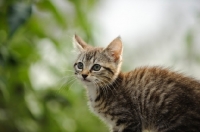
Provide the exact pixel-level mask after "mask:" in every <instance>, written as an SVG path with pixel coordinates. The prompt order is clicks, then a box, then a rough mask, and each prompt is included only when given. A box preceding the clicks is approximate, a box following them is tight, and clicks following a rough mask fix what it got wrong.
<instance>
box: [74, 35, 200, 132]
mask: <svg viewBox="0 0 200 132" xmlns="http://www.w3.org/2000/svg"><path fill="white" fill-rule="evenodd" d="M74 41H75V43H76V44H75V45H76V46H77V45H78V46H79V47H78V49H79V51H80V52H79V56H78V59H77V61H76V63H75V65H74V68H75V74H76V75H77V77H78V78H79V79H80V80H81V81H82V82H83V84H85V85H86V86H87V88H86V89H87V91H88V97H89V102H90V106H91V109H92V110H93V111H94V113H95V114H97V115H98V116H100V117H101V118H102V119H103V120H104V121H105V122H106V123H108V124H109V125H110V126H111V129H112V131H113V132H148V131H151V132H200V83H199V82H198V81H196V80H195V79H193V78H190V77H186V76H184V75H182V74H180V73H177V72H172V71H170V70H169V69H167V68H161V67H141V68H136V69H135V70H133V71H130V72H127V73H123V72H121V71H120V66H121V59H120V57H121V54H122V47H120V45H121V44H120V43H121V40H120V39H119V38H116V39H115V40H114V41H113V42H111V44H110V45H109V46H108V47H107V48H105V49H104V48H94V47H91V46H87V44H86V43H85V42H84V41H83V40H82V39H81V38H80V37H78V36H77V35H75V38H74ZM115 45H116V46H117V47H118V48H117V47H115ZM112 48H113V49H112ZM78 62H82V63H83V64H84V68H83V69H82V70H80V69H77V67H76V65H77V63H78ZM91 63H92V64H91ZM93 64H100V65H101V66H102V68H101V70H100V71H99V72H94V71H92V70H91V67H92V65H93ZM83 74H84V75H85V74H86V75H87V76H88V77H87V78H88V80H87V78H86V79H82V76H81V75H83ZM93 76H95V77H96V78H97V79H95V80H98V79H99V80H101V81H94V84H95V85H92V84H90V82H86V81H91V82H93V81H92V80H94V79H93Z"/></svg>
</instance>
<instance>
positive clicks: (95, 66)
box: [92, 64, 101, 71]
mask: <svg viewBox="0 0 200 132" xmlns="http://www.w3.org/2000/svg"><path fill="white" fill-rule="evenodd" d="M100 68H101V66H100V65H99V64H95V65H94V66H93V68H92V69H93V70H95V71H99V70H100Z"/></svg>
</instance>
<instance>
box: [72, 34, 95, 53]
mask: <svg viewBox="0 0 200 132" xmlns="http://www.w3.org/2000/svg"><path fill="white" fill-rule="evenodd" d="M73 45H74V47H75V48H76V49H78V51H80V52H83V51H85V50H86V49H88V48H90V47H91V46H89V45H88V44H87V43H86V42H85V41H84V40H82V39H81V37H79V36H78V35H76V34H75V35H74V36H73Z"/></svg>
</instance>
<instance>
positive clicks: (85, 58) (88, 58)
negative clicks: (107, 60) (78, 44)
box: [79, 48, 103, 63]
mask: <svg viewBox="0 0 200 132" xmlns="http://www.w3.org/2000/svg"><path fill="white" fill-rule="evenodd" d="M102 51H103V48H94V49H91V50H88V51H85V52H83V53H81V54H80V56H79V61H82V62H90V63H95V62H96V61H100V60H102V59H103V54H102Z"/></svg>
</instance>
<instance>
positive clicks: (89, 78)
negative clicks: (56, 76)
mask: <svg viewBox="0 0 200 132" xmlns="http://www.w3.org/2000/svg"><path fill="white" fill-rule="evenodd" d="M73 43H74V46H75V48H76V49H77V50H78V52H79V55H78V58H77V60H76V62H75V64H74V70H75V74H76V76H77V78H78V79H80V80H81V81H82V82H83V83H84V84H86V85H91V84H95V85H97V86H98V87H103V86H105V85H109V84H111V83H112V82H113V81H114V80H115V79H116V78H117V76H118V74H119V72H120V68H121V63H122V42H121V40H120V37H117V38H116V39H114V40H113V41H112V42H111V43H110V44H109V45H108V46H107V47H106V48H99V47H92V46H90V45H88V44H87V43H86V42H84V41H83V40H82V39H81V38H80V37H79V36H77V35H74V37H73Z"/></svg>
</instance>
